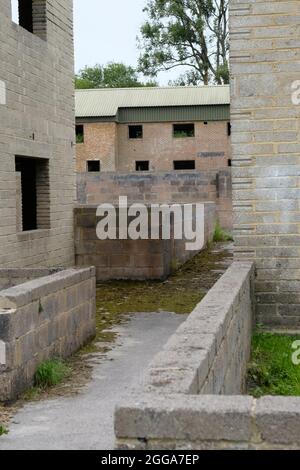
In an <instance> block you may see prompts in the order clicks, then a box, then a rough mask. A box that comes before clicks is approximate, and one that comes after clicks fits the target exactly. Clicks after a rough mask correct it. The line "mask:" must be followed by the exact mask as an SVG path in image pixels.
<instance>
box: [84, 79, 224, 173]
mask: <svg viewBox="0 0 300 470" xmlns="http://www.w3.org/2000/svg"><path fill="white" fill-rule="evenodd" d="M229 107H230V106H229V87H228V86H218V87H216V86H212V87H209V86H207V87H173V88H172V87H167V88H156V87H154V88H151V87H150V88H148V87H145V88H127V89H124V88H123V89H115V88H114V89H97V90H76V135H77V147H76V160H77V171H78V172H85V171H87V172H99V171H101V172H107V171H109V172H112V171H117V172H126V173H129V172H135V171H165V172H170V171H173V170H175V171H180V170H209V169H213V170H215V169H223V168H226V167H228V166H230V164H231V156H230V122H229V120H230V117H229Z"/></svg>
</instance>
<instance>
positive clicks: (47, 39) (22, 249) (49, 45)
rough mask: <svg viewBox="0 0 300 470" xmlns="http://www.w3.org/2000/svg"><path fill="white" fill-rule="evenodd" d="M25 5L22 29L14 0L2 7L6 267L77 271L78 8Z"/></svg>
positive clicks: (0, 251) (0, 260)
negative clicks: (75, 47) (67, 267)
mask: <svg viewBox="0 0 300 470" xmlns="http://www.w3.org/2000/svg"><path fill="white" fill-rule="evenodd" d="M18 3H19V23H20V24H19V25H18V24H15V23H14V22H13V21H12V16H11V1H10V0H1V2H0V6H1V18H0V22H1V23H0V28H1V34H2V36H3V39H2V41H1V46H0V62H1V69H0V84H1V86H0V89H1V93H0V94H1V98H0V118H1V127H0V139H1V147H0V181H1V199H0V215H1V229H0V265H1V267H15V266H16V267H29V266H41V265H43V266H56V265H60V266H64V265H70V264H74V241H73V240H74V235H73V203H74V198H75V195H74V164H73V160H74V148H73V145H74V123H73V106H74V98H73V94H74V91H73V35H72V23H71V21H70V17H71V11H72V10H71V4H72V2H71V1H68V0H66V1H59V2H54V3H53V2H47V1H46V0H44V1H22V0H20V1H19V2H18ZM31 5H32V8H30V6H31ZM61 44H64V47H61Z"/></svg>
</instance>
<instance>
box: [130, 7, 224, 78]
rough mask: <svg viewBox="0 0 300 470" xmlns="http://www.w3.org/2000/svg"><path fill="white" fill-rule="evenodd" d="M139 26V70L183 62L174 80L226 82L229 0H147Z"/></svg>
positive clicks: (154, 71) (148, 72) (151, 70)
mask: <svg viewBox="0 0 300 470" xmlns="http://www.w3.org/2000/svg"><path fill="white" fill-rule="evenodd" d="M144 11H145V12H146V13H147V15H148V20H147V21H146V22H145V23H144V24H143V25H142V27H141V37H140V38H139V47H140V49H141V50H142V51H143V52H142V54H141V56H140V59H139V71H141V72H143V73H144V74H145V75H148V76H151V77H155V76H156V75H157V73H158V72H159V71H163V70H171V69H173V68H175V67H179V66H185V67H186V68H188V69H189V71H188V72H187V73H186V74H185V75H181V76H180V77H179V80H178V81H177V82H175V84H177V83H180V84H193V85H194V84H199V83H204V84H205V85H207V84H209V83H210V82H212V81H213V82H215V83H217V84H223V83H228V82H229V69H228V51H229V45H228V0H147V6H146V8H145V9H144Z"/></svg>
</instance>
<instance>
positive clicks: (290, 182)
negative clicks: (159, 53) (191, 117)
mask: <svg viewBox="0 0 300 470" xmlns="http://www.w3.org/2000/svg"><path fill="white" fill-rule="evenodd" d="M230 3H231V11H230V15H231V73H232V96H231V120H232V149H233V168H232V176H233V215H234V232H235V241H236V248H235V252H236V258H237V259H246V260H253V261H255V264H256V270H257V276H256V283H255V284H256V302H257V315H258V320H259V321H260V322H263V323H266V324H271V325H276V326H281V325H284V326H289V327H299V324H300V316H299V312H300V294H299V290H300V246H299V244H300V235H299V233H300V207H299V197H300V189H299V175H300V158H299V151H300V138H299V104H300V100H299V88H300V86H299V83H300V82H299V79H300V62H299V55H300V47H299V14H300V2H298V1H292V0H290V1H285V2H281V1H278V0H271V1H268V2H266V1H263V0H256V1H253V0H252V1H250V0H242V1H241V0H231V2H230Z"/></svg>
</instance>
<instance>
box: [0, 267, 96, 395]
mask: <svg viewBox="0 0 300 470" xmlns="http://www.w3.org/2000/svg"><path fill="white" fill-rule="evenodd" d="M3 274H4V273H3ZM11 274H15V275H17V273H11ZM36 274H37V273H34V272H33V273H32V277H35V275H36ZM40 274H45V273H40ZM28 275H29V273H28V271H27V272H24V276H25V277H26V276H28ZM19 276H21V273H19ZM12 277H13V276H12ZM95 330H96V325H95V270H94V268H86V269H67V270H62V271H59V272H57V273H55V274H51V275H49V276H45V277H40V278H38V279H34V280H31V281H28V282H26V283H23V284H19V285H15V286H14V287H10V288H8V289H5V290H2V291H0V341H1V342H4V343H5V349H6V364H5V365H0V401H3V402H6V401H10V400H15V399H16V398H17V397H18V396H20V394H21V393H22V392H24V390H26V389H27V388H28V387H30V386H31V385H32V383H33V378H34V374H35V372H36V370H37V367H38V365H39V364H40V363H42V362H43V361H45V360H48V359H50V358H53V357H60V358H65V357H67V356H70V355H71V354H72V353H74V352H75V351H77V350H78V349H79V348H80V347H81V346H83V345H84V344H85V343H86V342H88V341H89V340H90V339H91V338H92V337H93V336H94V335H95Z"/></svg>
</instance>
